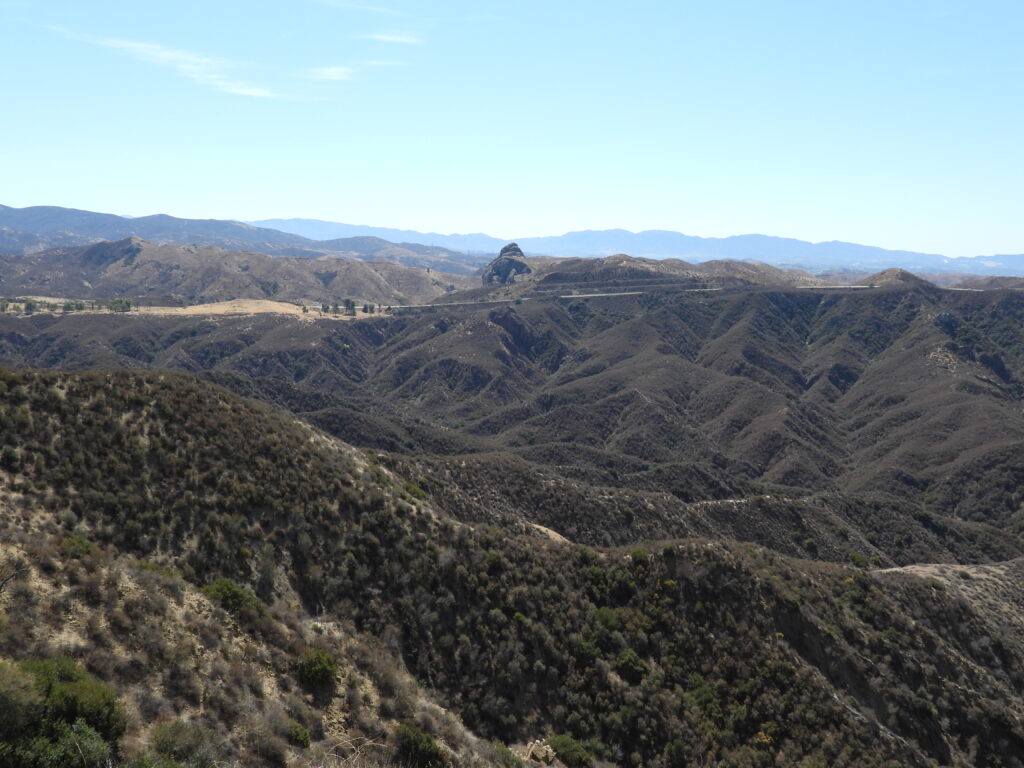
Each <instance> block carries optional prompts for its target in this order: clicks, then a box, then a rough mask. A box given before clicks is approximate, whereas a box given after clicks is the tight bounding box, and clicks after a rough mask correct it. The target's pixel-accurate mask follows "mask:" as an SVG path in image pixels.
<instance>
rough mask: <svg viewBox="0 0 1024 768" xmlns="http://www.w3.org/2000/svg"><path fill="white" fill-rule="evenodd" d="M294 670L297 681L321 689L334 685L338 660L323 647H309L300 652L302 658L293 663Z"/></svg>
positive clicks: (308, 686)
mask: <svg viewBox="0 0 1024 768" xmlns="http://www.w3.org/2000/svg"><path fill="white" fill-rule="evenodd" d="M295 672H296V674H297V675H298V677H299V682H300V683H302V684H303V685H304V686H306V687H307V688H312V689H315V690H323V689H325V688H330V687H332V686H333V685H334V680H335V678H336V677H337V675H338V662H337V660H336V659H335V658H334V656H332V655H331V654H330V653H329V652H327V651H325V650H324V649H323V648H310V649H309V650H308V651H306V652H305V653H304V654H302V659H301V660H300V661H299V663H298V664H296V665H295Z"/></svg>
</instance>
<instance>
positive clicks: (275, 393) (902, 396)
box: [0, 284, 1024, 564]
mask: <svg viewBox="0 0 1024 768" xmlns="http://www.w3.org/2000/svg"><path fill="white" fill-rule="evenodd" d="M1022 321H1024V297H1022V296H1021V295H1020V294H1018V293H1007V292H986V293H967V292H951V291H941V290H938V289H936V288H934V287H929V286H918V285H916V284H912V285H911V287H910V288H904V289H901V290H897V289H893V290H885V291H866V290H860V291H852V290H851V291H838V292H837V291H828V290H823V291H816V290H814V289H801V290H775V291H772V290H766V289H759V290H757V291H732V292H730V291H720V292H694V293H687V292H682V293H674V294H673V293H669V292H648V293H642V294H640V295H634V296H624V297H610V298H594V299H564V300H562V299H548V300H542V299H540V298H532V299H528V300H524V301H523V302H522V303H521V304H519V305H516V304H510V305H507V306H505V307H501V308H497V309H495V308H493V307H487V308H475V307H438V308H431V309H429V310H424V311H418V310H417V311H410V312H409V314H404V315H400V316H396V317H392V318H384V319H380V320H376V321H367V322H358V323H355V324H352V325H349V326H346V327H338V325H337V324H333V323H328V322H311V323H299V322H296V321H293V320H290V319H288V318H284V317H276V318H270V317H265V318H245V319H217V320H206V319H199V320H196V319H189V318H145V319H142V318H133V319H132V321H131V323H130V324H126V322H125V320H123V319H121V318H117V317H110V316H75V315H70V316H66V317H59V318H55V317H43V316H38V317H34V318H28V319H16V318H13V317H7V318H3V319H2V322H0V360H3V361H5V362H7V363H8V364H12V365H18V366H25V365H44V366H55V367H95V366H102V367H130V368H136V367H155V368H174V369H182V370H187V371H193V372H205V373H206V374H207V375H209V376H211V377H214V378H215V379H216V380H217V381H219V382H221V383H224V384H226V385H228V386H231V387H232V388H235V389H236V390H237V391H239V392H243V393H245V394H248V395H254V396H259V397H262V398H265V399H268V400H271V401H272V402H275V403H277V404H280V405H282V406H284V407H287V408H289V409H290V410H293V411H294V412H296V413H299V414H302V415H303V416H304V417H305V418H307V419H309V420H310V421H312V422H313V423H315V424H317V425H319V426H321V427H323V428H324V429H327V430H328V431H331V432H333V433H334V434H337V435H339V436H342V437H344V438H345V439H347V440H349V441H352V442H355V443H357V444H359V445H362V446H365V447H370V448H375V449H379V450H386V451H389V452H391V453H392V456H391V457H389V458H388V459H387V460H388V461H390V462H392V463H393V464H394V466H396V467H401V468H402V471H404V472H407V473H408V474H411V475H417V476H422V477H423V478H424V479H423V481H422V482H421V486H423V487H424V488H426V489H427V490H429V491H430V492H431V493H433V494H435V497H436V498H437V499H438V503H440V504H442V506H444V508H445V509H447V510H448V511H449V512H451V513H452V514H454V515H457V516H459V517H460V518H462V519H467V520H486V521H488V522H495V523H499V524H501V525H506V526H511V527H512V528H516V529H517V530H518V528H517V526H520V525H521V523H522V521H523V520H527V521H529V522H531V523H537V524H540V525H544V526H546V527H548V528H552V529H554V530H556V531H558V532H559V533H562V534H564V535H566V536H568V537H570V538H572V539H575V540H577V541H584V542H588V543H592V544H615V543H622V542H624V541H637V540H642V539H646V538H661V537H670V536H678V535H687V536H695V535H696V536H709V537H715V538H733V539H741V540H746V541H754V542H758V543H762V544H765V545H768V546H771V547H773V548H775V549H777V550H779V551H782V552H785V553H788V554H793V555H801V556H815V557H819V558H824V559H829V560H833V561H849V560H850V559H851V558H854V559H858V560H860V559H863V558H868V559H870V558H876V560H877V562H878V563H879V564H906V563H912V562H920V561H926V560H928V561H948V562H955V561H959V562H982V561H987V560H1002V559H1009V558H1012V557H1016V556H1019V555H1021V554H1024V549H1022V546H1024V544H1022V541H1021V539H1020V538H1019V534H1018V533H1017V530H1018V529H1017V527H1016V521H1017V520H1018V517H1019V515H1020V500H1019V497H1018V495H1017V492H1016V488H1017V486H1018V485H1019V484H1020V481H1021V478H1024V464H1022V462H1021V459H1020V456H1021V452H1020V450H1019V446H1020V445H1021V442H1022V441H1024V420H1022V417H1021V410H1020V407H1019V404H1020V398H1021V389H1022V388H1021V382H1022V380H1024V335H1022V333H1024V332H1022V331H1021V328H1022V326H1024V322H1022Z"/></svg>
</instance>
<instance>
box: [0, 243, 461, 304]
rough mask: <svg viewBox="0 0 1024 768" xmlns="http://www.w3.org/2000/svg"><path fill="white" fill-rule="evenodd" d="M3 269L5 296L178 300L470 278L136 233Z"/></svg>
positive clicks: (322, 298)
mask: <svg viewBox="0 0 1024 768" xmlns="http://www.w3.org/2000/svg"><path fill="white" fill-rule="evenodd" d="M0 274H2V276H3V286H4V290H5V292H6V293H7V294H8V295H29V296H33V295H34V296H56V297H69V298H103V299H106V298H111V297H117V296H128V297H133V298H150V299H152V300H157V301H161V300H162V301H169V302H171V303H182V304H195V303H202V302H211V301H225V300H230V299H236V298H249V299H265V298H273V299H275V300H278V301H293V302H306V303H316V304H319V303H321V302H327V303H336V302H339V301H342V300H344V299H354V300H357V301H359V302H365V301H370V302H375V303H381V304H389V305H391V304H417V303H424V302H427V301H430V300H431V299H434V298H436V297H438V296H440V295H442V294H444V293H447V292H450V291H454V290H456V289H457V288H459V287H466V286H468V285H470V284H472V283H473V282H474V281H473V280H472V279H471V278H466V277H461V276H458V275H446V274H444V273H428V272H426V271H424V270H420V269H415V268H410V267H402V266H400V265H398V264H393V263H391V262H387V261H379V262H363V261H351V260H347V259H337V258H326V257H324V258H319V259H298V258H272V257H270V256H267V255H265V254H262V253H250V252H246V251H226V250H223V249H221V248H216V247H212V246H175V245H158V244H155V243H150V242H147V241H145V240H140V239H138V238H127V239H125V240H119V241H117V242H103V243H98V244H95V245H88V246H81V247H78V248H61V249H56V250H51V251H45V252H42V253H35V254H28V255H21V256H6V257H0Z"/></svg>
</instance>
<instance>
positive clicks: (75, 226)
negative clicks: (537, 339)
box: [0, 205, 486, 275]
mask: <svg viewBox="0 0 1024 768" xmlns="http://www.w3.org/2000/svg"><path fill="white" fill-rule="evenodd" d="M126 238H140V239H144V240H149V241H152V242H154V243H160V244H169V245H205V246H214V247H217V248H223V249H226V250H232V251H255V252H257V253H266V254H269V255H271V256H290V257H294V258H318V257H321V256H329V257H334V258H349V259H368V260H371V261H377V260H382V261H392V262H395V263H396V264H402V265H404V266H410V267H420V268H424V269H436V270H439V271H442V272H452V273H454V274H462V275H469V274H473V273H475V272H476V270H477V269H478V268H479V266H480V265H481V264H482V263H483V262H485V261H486V259H481V258H480V257H473V256H468V255H466V254H464V253H460V252H454V251H449V250H447V249H445V248H440V247H435V246H426V245H419V244H415V243H403V244H400V245H399V244H396V243H392V242H387V241H385V240H381V239H379V238H367V237H355V238H351V239H338V238H332V240H331V242H329V243H320V242H317V241H315V240H310V239H308V238H305V237H300V236H298V235H293V234H289V233H286V232H280V231H277V230H275V229H268V228H266V227H254V226H252V225H250V224H244V223H242V222H238V221H223V220H218V219H181V218H177V217H174V216H167V215H164V214H160V215H155V216H141V217H138V218H127V217H124V216H114V215H112V214H107V213H93V212H91V211H80V210H75V209H73V208H58V207H55V206H34V207H30V208H10V207H8V206H4V205H0V254H4V253H6V254H29V253H37V252H39V251H45V250H50V249H52V248H60V247H74V246H81V245H89V244H93V243H98V242H102V241H105V240H124V239H126Z"/></svg>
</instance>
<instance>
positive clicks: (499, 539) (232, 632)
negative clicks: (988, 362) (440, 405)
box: [0, 373, 1024, 768]
mask: <svg viewBox="0 0 1024 768" xmlns="http://www.w3.org/2000/svg"><path fill="white" fill-rule="evenodd" d="M0 386H2V387H3V396H2V400H0V402H2V412H0V437H2V438H3V440H4V443H5V444H6V445H13V446H17V450H16V453H15V454H14V455H13V456H10V457H9V460H8V463H7V466H6V470H5V471H6V472H7V473H8V474H7V476H6V481H5V486H4V493H5V494H6V495H5V498H4V499H3V505H4V506H3V516H2V517H0V522H2V524H3V526H4V537H3V540H5V541H7V542H10V544H9V545H8V547H13V549H8V550H7V551H6V555H5V557H8V558H14V559H17V560H19V562H22V561H23V562H24V563H25V565H26V568H27V573H28V574H29V576H22V577H21V578H20V579H19V580H16V581H14V582H12V584H13V585H14V586H9V587H8V588H7V590H6V592H5V594H4V598H3V599H4V600H5V602H6V605H5V609H6V611H7V615H8V617H13V616H18V617H19V620H18V621H17V622H14V621H11V620H10V619H9V620H8V621H7V623H6V626H5V627H4V629H3V632H2V634H0V652H2V653H3V654H5V655H6V656H7V658H8V659H10V660H11V661H10V663H11V664H14V666H13V667H11V668H16V669H19V670H21V671H22V672H23V673H24V674H32V673H31V671H30V670H32V669H34V668H35V667H33V666H32V665H33V664H39V663H43V662H38V661H33V659H36V660H38V659H50V658H52V657H53V656H54V654H55V653H57V652H62V653H66V654H68V655H69V656H71V657H72V658H74V659H75V660H76V663H77V664H79V665H81V666H83V667H85V668H86V669H88V670H89V674H91V675H93V676H95V678H97V679H98V680H99V681H102V682H101V683H96V684H95V685H100V684H102V685H104V686H112V687H113V688H114V689H115V690H117V691H118V693H119V697H115V698H113V699H111V698H110V696H105V695H103V694H101V693H99V692H98V691H100V690H107V689H106V688H102V689H101V688H96V687H95V685H94V684H93V683H92V682H83V681H88V680H92V678H82V681H79V682H73V683H72V688H73V690H74V691H77V692H78V693H76V694H75V696H79V694H80V696H79V698H73V699H68V700H67V703H66V705H62V708H60V709H59V710H58V709H54V710H53V711H55V712H60V713H61V714H60V715H59V717H62V718H71V719H70V720H68V719H64V720H60V721H59V722H61V723H64V724H66V725H67V727H68V728H71V729H72V731H70V732H69V733H72V735H75V737H76V738H77V737H78V736H77V734H80V733H84V731H82V730H81V728H82V726H76V723H78V721H79V720H82V721H83V722H84V723H85V726H87V727H88V728H90V729H92V730H93V731H94V732H95V733H96V734H97V736H98V738H99V740H100V741H99V742H95V743H96V744H100V742H102V744H104V745H106V748H107V749H109V750H110V751H111V754H123V755H124V756H125V758H126V759H145V760H151V761H159V760H176V761H179V762H182V761H186V762H187V761H188V760H192V759H193V757H192V756H183V755H184V753H182V755H179V753H177V752H175V749H177V747H176V746H175V745H176V744H178V743H180V744H182V745H188V744H194V745H196V746H195V747H194V749H193V747H188V749H190V750H193V751H192V752H190V753H189V755H198V754H202V755H209V756H211V757H210V758H209V759H211V760H212V759H216V760H222V761H223V760H236V761H241V762H242V763H243V764H245V765H254V766H255V765H261V766H262V765H282V764H284V763H285V762H286V761H287V760H289V759H293V758H294V757H295V756H297V755H299V754H300V753H305V752H307V751H309V752H310V753H312V752H314V751H316V750H317V749H322V748H333V746H334V745H338V744H342V743H344V744H347V745H348V746H347V747H345V748H344V750H343V751H344V752H345V753H346V754H354V753H356V752H358V749H359V748H360V747H359V746H358V745H360V744H369V745H382V746H380V747H377V746H370V747H367V749H370V750H371V751H372V750H384V751H383V752H381V751H377V752H375V753H374V754H378V755H386V754H387V751H386V749H385V748H384V746H383V745H390V749H398V750H399V751H400V752H401V753H402V754H404V755H405V757H406V759H408V760H411V761H414V762H418V763H420V764H422V765H434V764H436V761H437V760H443V761H453V762H460V761H461V762H465V761H471V760H476V759H488V760H494V761H497V758H496V757H494V755H497V754H499V753H498V752H496V751H494V750H493V749H491V748H490V747H489V745H486V744H483V745H482V746H481V745H480V744H477V743H476V742H475V741H473V739H472V738H471V737H469V736H468V735H467V734H466V733H465V731H464V730H462V725H461V724H460V723H458V721H454V720H452V719H451V717H450V716H448V715H445V714H443V712H442V711H441V710H440V709H437V708H436V706H435V705H434V704H433V703H432V702H433V701H436V702H438V703H440V704H441V705H443V706H445V707H447V708H449V709H450V710H451V711H452V712H454V713H456V714H457V715H458V716H459V718H461V721H462V723H464V724H465V725H466V726H468V727H469V728H471V729H472V730H473V731H475V732H476V733H477V734H479V735H480V736H482V737H484V738H487V739H494V740H498V741H499V742H501V743H504V744H512V743H516V742H521V741H525V740H529V739H532V738H536V737H539V736H551V737H555V735H556V734H560V735H561V737H562V738H561V739H558V738H557V737H555V738H556V741H555V743H556V744H560V745H561V746H560V747H558V749H560V750H562V751H564V757H563V759H564V760H566V761H567V762H568V761H573V762H574V763H577V764H585V763H586V761H587V760H588V759H589V756H593V759H600V760H607V761H611V762H614V763H616V764H618V765H622V766H630V767H634V766H640V765H650V766H666V768H667V767H668V766H673V767H674V766H681V765H693V764H700V763H701V762H702V761H703V762H705V763H707V762H711V761H714V762H717V763H718V764H719V765H722V766H755V765H756V766H760V765H779V766H783V765H785V766H792V765H802V766H805V767H809V766H814V765H847V766H869V765H870V766H890V767H892V768H895V766H907V765H910V766H913V765H921V766H925V765H929V764H930V762H931V761H936V762H938V763H940V764H965V763H966V761H967V760H968V757H967V756H968V755H971V756H972V757H971V758H970V759H971V760H974V761H977V762H978V764H984V762H985V761H988V762H995V763H997V764H1003V765H1008V766H1012V765H1019V764H1020V763H1019V757H1018V756H1019V755H1020V754H1022V753H1024V730H1022V723H1024V719H1022V713H1021V705H1020V702H1019V698H1018V696H1017V691H1019V690H1020V689H1021V687H1022V686H1024V668H1022V659H1024V656H1022V655H1021V653H1020V650H1019V648H1018V647H1017V646H1016V645H1014V643H1013V641H1012V638H1010V637H1008V636H1005V635H1003V634H1002V632H1001V630H1000V629H999V628H998V627H997V626H995V625H994V624H993V623H992V622H989V621H987V620H986V619H985V618H984V617H983V616H980V615H978V614H976V613H975V612H974V611H973V610H972V608H971V607H970V606H969V605H967V604H964V603H962V602H959V601H957V600H956V599H955V598H954V597H951V596H950V595H948V594H946V593H945V591H942V590H937V589H935V588H934V587H933V586H931V585H930V584H929V583H928V582H927V581H923V580H917V579H910V580H905V581H898V582H890V581H886V582H882V581H879V580H878V579H877V578H876V577H875V576H873V575H871V574H870V573H868V572H866V571H865V570H862V569H858V568H855V567H852V566H848V567H843V566H838V565H825V564H813V563H809V562H805V561H791V560H787V559H785V558H783V557H781V556H779V555H777V554H773V553H770V552H765V551H762V550H759V549H756V548H754V547H744V546H740V545H725V544H710V543H707V542H700V541H691V542H668V543H664V544H658V545H648V546H644V547H636V546H633V547H630V548H628V549H626V550H619V549H610V550H593V549H588V548H582V547H577V546H575V545H572V544H568V543H560V542H555V541H551V540H548V539H544V538H538V537H536V536H523V537H520V536H515V535H510V534H509V533H507V532H505V531H502V530H501V529H497V528H487V527H486V526H484V527H478V528H474V527H471V526H468V525H465V524H462V523H459V522H457V521H455V520H452V519H450V518H446V517H445V516H444V515H442V514H439V513H437V511H436V510H434V509H433V508H432V507H431V506H430V505H429V501H428V500H424V499H419V498H416V497H415V496H414V495H411V494H410V493H409V492H408V490H407V488H406V485H405V484H406V483H408V482H412V481H411V480H405V479H403V478H401V477H396V476H393V475H391V474H389V473H388V472H386V471H385V470H383V469H382V468H381V467H379V466H375V465H372V464H370V463H369V462H367V461H366V459H365V458H364V457H363V456H362V455H360V454H359V453H357V452H355V451H353V450H351V449H348V448H347V447H345V446H343V445H339V444H337V443H334V442H332V441H331V440H330V439H328V438H326V437H325V436H323V435H322V434H320V433H317V432H315V431H314V430H311V429H309V428H308V427H305V426H303V425H301V424H298V423H296V422H294V421H291V420H289V419H287V418H285V417H284V416H281V415H279V414H275V413H273V412H271V411H269V410H268V409H266V408H265V407H262V406H259V405H256V404H253V403H250V402H246V401H243V400H241V399H239V398H237V397H235V396H233V395H230V394H228V393H226V392H225V391H223V390H220V389H217V388H215V387H212V386H209V385H205V384H201V383H199V382H197V381H195V380H193V379H190V378H187V377H182V376H176V375H158V374H142V375H140V374H64V375H57V374H41V373H6V374H4V375H3V377H2V383H0ZM417 480H418V478H417ZM417 485H418V482H417ZM327 532H329V534H328V533H327ZM43 595H47V597H46V598H45V599H43V597H42V596H43ZM143 595H145V597H143ZM68 615H71V616H75V617H76V621H75V626H78V627H81V629H79V630H76V631H75V632H74V633H72V634H71V635H67V634H66V635H65V636H64V637H63V639H60V638H59V633H58V628H59V627H60V626H63V625H64V623H65V622H64V619H65V617H66V616H68ZM982 635H983V636H985V637H987V638H988V641H987V642H986V643H984V644H978V643H976V642H974V641H975V640H976V638H977V637H978V636H982ZM50 638H57V639H55V640H54V639H50ZM45 663H46V664H51V665H52V664H64V663H65V662H45ZM334 664H337V667H336V668H335V667H334V666H333V665H334ZM25 665H27V666H25ZM44 666H45V665H44ZM403 667H404V668H407V669H408V671H409V673H411V674H412V676H414V677H415V681H414V680H413V678H412V677H409V676H408V675H407V674H406V673H405V672H403V671H402V669H403ZM44 677H45V676H44ZM33 679H38V678H35V677H34V678H33ZM47 679H48V678H47ZM25 680H27V678H25V677H24V675H23V676H22V683H24V682H25ZM335 682H336V686H335V687H333V688H332V687H331V684H332V683H335ZM32 685H33V686H34V685H37V683H32ZM74 686H78V687H74ZM11 690H12V691H14V692H13V693H11V694H9V695H10V696H15V697H17V696H18V695H20V696H22V697H23V698H24V697H26V696H27V697H28V699H26V701H29V704H30V703H31V701H30V700H31V699H32V693H31V691H33V690H36V691H37V692H38V695H39V697H40V701H44V700H46V699H45V697H46V696H48V695H49V694H48V693H47V691H48V690H49V689H46V688H45V687H41V688H32V687H31V686H29V687H26V685H24V684H19V685H15V686H14V687H13V688H12V689H11ZM18 691H21V692H22V693H21V694H19V693H18ZM26 691H27V693H26ZM158 691H159V694H158V693H157V692H158ZM5 695H8V694H5ZM62 695H63V694H62ZM62 700H63V699H62ZM111 702H119V704H120V705H121V706H124V712H125V717H126V719H125V720H121V721H119V720H117V718H116V717H115V716H114V715H113V714H111V713H116V712H117V711H118V709H117V706H114V707H113V708H111V707H109V706H108V705H110V704H111ZM29 704H26V706H28V705H29ZM200 705H201V708H200ZM97 712H104V713H107V714H106V715H105V716H104V717H102V718H101V717H98V716H97V715H96V713H97ZM83 713H84V714H83ZM108 716H109V717H108ZM89 718H92V719H89ZM111 718H113V719H111ZM54 722H57V721H54ZM118 722H121V723H122V726H121V727H122V728H126V729H127V730H126V732H125V733H126V735H125V736H124V737H123V738H121V739H120V742H118V740H117V737H118V735H119V733H118V732H117V723H118ZM150 723H158V726H157V727H155V728H153V727H149V724H150ZM400 723H403V724H404V725H403V726H401V727H400V726H399V724H400ZM296 726H297V727H296ZM76 727H78V728H79V731H74V730H73V729H74V728H76ZM304 732H305V733H306V734H308V740H309V744H310V746H309V747H306V746H304V745H305V743H306V739H307V737H306V736H304V735H303V734H304ZM168 734H170V735H168ZM65 737H67V733H65V732H64V731H60V730H59V728H56V726H55V729H54V730H53V731H52V734H51V740H53V743H54V744H59V743H61V742H60V739H62V738H65ZM68 738H70V737H68ZM94 741H95V740H94ZM435 742H436V743H437V745H438V750H439V751H438V752H437V753H434V751H433V748H432V746H431V745H433V744H434V743H435ZM442 742H443V743H444V744H445V745H446V746H447V750H451V751H450V752H449V751H447V750H445V749H444V748H442V747H441V744H442ZM90 743H92V742H90ZM577 743H578V745H580V746H579V748H577V746H576V744H577ZM97 748H99V747H97ZM185 748H186V747H185V746H183V747H182V749H185ZM485 748H486V749H485ZM118 750H120V752H118ZM403 750H404V751H403ZM560 754H561V752H560ZM483 755H492V757H490V758H485V757H482V756H483ZM197 759H198V758H197ZM203 759H206V758H203ZM304 759H313V756H312V754H308V755H306V757H305V758H304ZM153 764H159V762H154V763H153Z"/></svg>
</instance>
